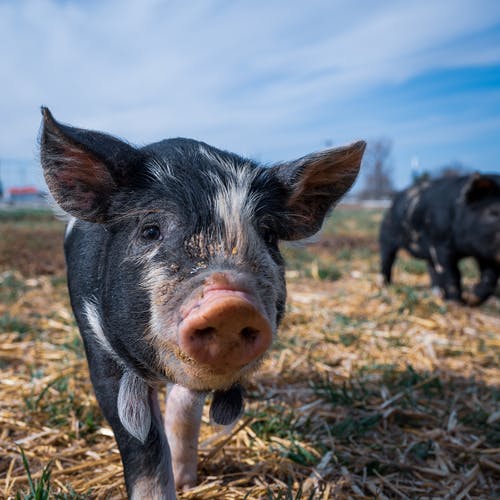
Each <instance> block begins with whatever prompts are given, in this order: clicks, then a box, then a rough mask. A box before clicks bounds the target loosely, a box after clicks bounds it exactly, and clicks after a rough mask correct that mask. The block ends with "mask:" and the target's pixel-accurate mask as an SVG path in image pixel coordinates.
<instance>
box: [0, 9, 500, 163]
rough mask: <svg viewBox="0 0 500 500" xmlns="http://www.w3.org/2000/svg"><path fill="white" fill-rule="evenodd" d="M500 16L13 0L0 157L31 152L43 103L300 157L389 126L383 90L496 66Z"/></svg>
mask: <svg viewBox="0 0 500 500" xmlns="http://www.w3.org/2000/svg"><path fill="white" fill-rule="evenodd" d="M499 22H500V4H498V2H496V1H488V0H478V1H466V0H457V1H454V2H431V1H421V2H411V3H410V2H404V1H396V0H394V1H385V2H382V1H376V2H361V1H338V2H331V1H326V0H324V1H316V2H313V3H305V2H303V1H300V2H299V1H290V2H287V3H286V5H285V4H283V2H281V1H276V0H271V1H267V2H264V1H255V2H239V1H235V2H226V1H222V0H204V1H202V0H198V1H193V2H184V1H181V0H176V1H171V2H161V1H155V0H146V1H144V0H143V1H139V0H121V1H118V0H111V1H107V2H98V1H96V0H93V1H88V2H77V1H51V0H31V1H30V0H27V1H18V2H14V1H12V2H3V3H1V4H0V61H1V63H0V79H1V81H2V90H3V92H2V93H1V94H0V109H2V113H3V114H4V116H6V117H7V118H6V119H5V118H4V119H3V120H2V123H0V156H4V157H23V158H27V157H31V156H32V155H33V152H34V151H35V149H36V144H35V140H34V139H35V136H36V131H37V129H38V124H39V121H40V117H39V114H38V107H39V106H40V105H41V104H45V105H49V106H50V107H51V108H52V109H53V111H54V113H55V115H56V117H58V118H59V119H61V120H62V121H65V122H69V123H73V124H76V125H79V126H83V127H90V128H97V129H103V130H107V131H110V132H112V133H115V134H117V135H120V136H123V137H126V138H128V139H130V140H132V141H134V142H136V143H139V144H141V143H146V142H149V141H153V140H157V139H160V138H163V137H167V136H177V135H185V136H194V137H197V138H200V139H204V140H206V141H208V142H212V143H215V144H216V145H219V146H222V147H226V148H229V149H233V150H236V151H238V152H240V153H243V154H260V155H262V156H264V157H265V159H267V160H277V159H279V158H280V157H282V156H284V155H285V156H286V157H290V156H291V155H295V154H303V153H305V152H306V151H307V149H308V148H309V149H310V148H312V147H314V148H316V147H318V146H321V141H323V140H324V139H326V138H329V137H331V136H332V135H335V136H336V137H335V139H337V138H339V139H345V140H350V139H354V138H357V137H359V136H360V135H362V134H364V133H367V132H370V133H371V129H370V128H369V127H367V126H365V125H364V123H372V124H373V128H377V127H378V128H379V129H381V128H382V127H383V126H384V120H383V117H381V119H380V121H379V122H377V121H376V120H375V121H374V119H373V116H370V115H367V114H366V112H365V111H364V109H363V108H362V107H361V106H360V104H359V102H362V101H364V100H365V99H366V96H367V95H375V94H374V92H377V91H378V90H380V89H384V88H385V89H387V88H390V87H391V86H397V85H399V84H401V83H402V82H406V81H409V80H411V79H412V78H415V77H417V76H419V75H422V74H425V73H428V72H431V71H435V70H438V69H446V68H457V67H474V66H478V65H494V64H500V39H499V37H498V36H496V37H495V36H494V35H491V36H487V35H482V34H484V33H486V34H487V33H489V31H488V30H492V29H494V28H495V26H497V25H498V23H499ZM369 108H370V109H371V110H372V111H375V110H374V109H373V107H371V106H370V107H369ZM381 133H382V134H383V133H386V132H385V131H384V130H381Z"/></svg>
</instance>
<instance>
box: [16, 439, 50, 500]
mask: <svg viewBox="0 0 500 500" xmlns="http://www.w3.org/2000/svg"><path fill="white" fill-rule="evenodd" d="M20 453H21V458H22V461H23V465H24V469H25V471H26V475H27V476H28V485H29V492H28V493H20V492H17V493H16V500H21V499H23V500H48V499H49V498H50V474H51V468H52V461H50V462H49V463H48V464H47V465H46V466H45V467H44V469H43V471H42V475H41V477H40V479H39V480H34V479H33V478H32V475H31V470H30V465H29V462H28V459H27V458H26V455H25V453H24V450H23V449H22V448H20Z"/></svg>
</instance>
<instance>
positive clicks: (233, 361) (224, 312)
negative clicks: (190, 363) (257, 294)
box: [178, 285, 272, 373]
mask: <svg viewBox="0 0 500 500" xmlns="http://www.w3.org/2000/svg"><path fill="white" fill-rule="evenodd" d="M271 341H272V328H271V325H270V323H269V321H268V319H267V318H266V317H265V315H264V314H263V313H262V311H261V310H260V308H259V306H258V305H257V304H256V302H255V300H254V299H253V298H252V296H251V294H249V293H247V292H244V291H241V290H234V289H228V288H225V287H223V286H213V285H209V286H207V287H206V288H205V289H204V290H203V293H202V295H201V297H199V298H198V299H197V300H195V301H194V302H193V303H191V305H190V307H189V308H188V310H187V311H186V312H185V315H184V317H183V319H182V321H181V323H180V325H179V330H178V342H179V348H180V349H181V350H182V351H183V352H185V353H186V354H187V355H188V356H189V357H190V358H192V359H193V360H194V361H196V362H197V363H200V364H202V365H206V366H208V367H210V368H211V369H213V370H214V371H216V372H219V373H223V372H230V371H236V370H238V369H240V368H242V367H243V366H245V365H247V364H248V363H250V362H251V361H253V360H255V359H257V358H258V357H259V356H261V355H262V354H263V353H264V352H265V351H266V350H267V349H268V348H269V346H270V345H271Z"/></svg>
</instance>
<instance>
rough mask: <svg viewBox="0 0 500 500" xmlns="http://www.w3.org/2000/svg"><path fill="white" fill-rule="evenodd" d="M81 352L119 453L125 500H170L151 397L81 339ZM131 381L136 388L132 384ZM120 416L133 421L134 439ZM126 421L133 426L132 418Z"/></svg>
mask: <svg viewBox="0 0 500 500" xmlns="http://www.w3.org/2000/svg"><path fill="white" fill-rule="evenodd" d="M86 350H87V357H88V362H89V369H90V376H91V379H92V384H93V386H94V391H95V394H96V397H97V400H98V401H99V405H100V407H101V409H102V412H103V414H104V416H105V417H106V419H107V421H108V422H109V424H110V425H111V427H112V429H113V432H114V434H115V438H116V441H117V443H118V447H119V449H120V453H121V457H122V462H123V471H124V475H125V484H126V486H127V493H128V497H129V498H131V499H133V500H139V499H141V500H142V499H144V498H148V499H151V500H153V499H154V500H159V499H162V500H166V499H168V500H175V498H176V495H175V485H174V478H173V474H172V467H171V459H170V450H169V447H168V442H167V439H166V436H165V432H164V430H163V422H162V419H161V414H160V411H159V407H158V400H157V397H156V392H155V391H154V390H153V389H151V388H149V387H147V386H146V385H145V383H144V382H143V381H142V380H141V379H139V378H137V377H136V376H135V375H133V374H132V373H131V372H129V371H127V370H126V369H125V370H124V369H123V368H122V367H121V366H119V365H118V364H117V363H115V361H114V360H113V359H111V358H110V357H109V356H108V355H107V353H106V352H104V350H103V349H102V348H101V346H100V345H99V344H97V343H96V342H95V341H93V339H92V338H87V342H86ZM124 376H125V379H124ZM124 380H128V381H129V382H124ZM130 380H131V381H132V383H130ZM134 380H135V381H137V383H135V384H134ZM120 414H121V415H122V418H123V414H129V415H133V414H135V415H136V416H137V417H139V418H137V419H136V420H135V422H136V424H137V429H136V430H137V432H135V433H136V434H137V435H138V436H139V437H134V436H133V435H131V433H130V429H129V430H127V429H125V427H124V426H123V424H122V419H121V418H120ZM141 420H142V421H147V422H148V423H149V421H150V423H149V426H144V427H142V428H141V426H140V425H139V423H140V421H141ZM130 422H132V427H134V423H133V422H134V418H133V417H131V418H130V419H129V423H130ZM141 432H142V435H141Z"/></svg>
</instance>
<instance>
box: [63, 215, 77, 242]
mask: <svg viewBox="0 0 500 500" xmlns="http://www.w3.org/2000/svg"><path fill="white" fill-rule="evenodd" d="M75 222H76V217H70V219H69V221H68V224H67V226H66V232H65V233H64V239H66V238H67V237H68V236H69V235H70V233H71V231H73V226H74V225H75Z"/></svg>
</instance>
